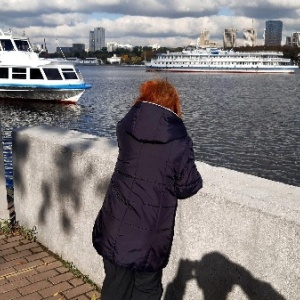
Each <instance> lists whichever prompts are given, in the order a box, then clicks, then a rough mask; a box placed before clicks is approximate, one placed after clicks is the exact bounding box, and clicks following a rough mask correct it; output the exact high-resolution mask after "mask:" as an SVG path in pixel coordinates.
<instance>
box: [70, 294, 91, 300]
mask: <svg viewBox="0 0 300 300" xmlns="http://www.w3.org/2000/svg"><path fill="white" fill-rule="evenodd" d="M87 299H88V300H91V298H88V297H87V296H85V295H81V296H79V297H75V298H71V299H70V300H87Z"/></svg>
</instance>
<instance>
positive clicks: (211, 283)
mask: <svg viewBox="0 0 300 300" xmlns="http://www.w3.org/2000/svg"><path fill="white" fill-rule="evenodd" d="M193 279H194V280H196V282H197V285H198V287H199V289H201V291H202V293H203V297H204V300H226V299H227V296H228V295H229V293H230V292H231V291H232V289H233V287H234V286H235V285H237V286H239V287H240V288H241V289H242V291H243V292H244V293H245V295H246V296H247V297H248V299H249V300H285V298H284V297H283V296H282V295H280V294H279V293H278V292H277V291H276V290H275V289H274V288H273V287H272V285H271V284H269V283H267V282H265V281H261V280H259V279H257V278H255V277H254V276H253V275H252V274H251V273H250V272H249V271H248V270H246V269H245V268H244V267H242V266H240V265H239V264H237V263H234V262H232V261H230V260H229V259H228V258H227V257H226V256H224V255H222V254H221V253H219V252H210V253H208V254H206V255H204V256H203V257H202V259H201V260H199V261H190V260H188V259H186V260H181V261H180V263H179V267H178V271H177V274H176V277H175V278H174V280H173V281H172V282H171V283H169V284H168V285H167V287H166V292H165V297H164V300H183V299H184V295H185V291H186V285H187V282H188V281H190V280H193Z"/></svg>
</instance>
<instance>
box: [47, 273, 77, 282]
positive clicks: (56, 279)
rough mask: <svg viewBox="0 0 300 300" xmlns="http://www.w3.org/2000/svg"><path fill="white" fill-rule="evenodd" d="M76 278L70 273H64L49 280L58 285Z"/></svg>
mask: <svg viewBox="0 0 300 300" xmlns="http://www.w3.org/2000/svg"><path fill="white" fill-rule="evenodd" d="M72 278H74V275H73V274H72V273H70V272H67V273H63V274H59V275H57V276H55V277H52V278H49V280H50V281H51V282H52V283H53V284H58V283H61V282H63V281H68V280H70V279H72Z"/></svg>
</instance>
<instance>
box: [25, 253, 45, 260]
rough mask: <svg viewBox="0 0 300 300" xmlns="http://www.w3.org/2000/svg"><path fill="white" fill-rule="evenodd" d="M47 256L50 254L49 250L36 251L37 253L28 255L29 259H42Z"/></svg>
mask: <svg viewBox="0 0 300 300" xmlns="http://www.w3.org/2000/svg"><path fill="white" fill-rule="evenodd" d="M47 256H49V254H48V253H47V252H39V253H35V254H32V255H28V256H27V257H26V259H27V260H28V261H34V260H37V259H41V258H44V257H47Z"/></svg>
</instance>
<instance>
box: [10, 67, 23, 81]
mask: <svg viewBox="0 0 300 300" xmlns="http://www.w3.org/2000/svg"><path fill="white" fill-rule="evenodd" d="M12 78H13V79H26V68H12Z"/></svg>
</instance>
